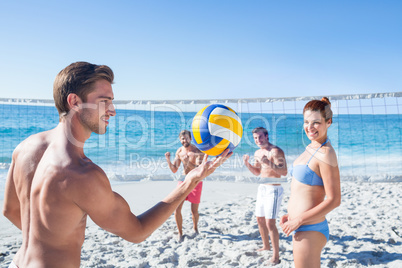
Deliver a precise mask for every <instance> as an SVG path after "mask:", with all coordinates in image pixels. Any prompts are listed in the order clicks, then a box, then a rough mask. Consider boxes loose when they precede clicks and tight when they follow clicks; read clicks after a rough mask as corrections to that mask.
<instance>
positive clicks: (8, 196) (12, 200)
mask: <svg viewBox="0 0 402 268" xmlns="http://www.w3.org/2000/svg"><path fill="white" fill-rule="evenodd" d="M14 156H15V155H14V154H13V160H12V162H11V165H10V169H9V171H8V174H7V181H6V187H5V189H4V204H3V215H4V216H5V217H6V218H7V219H9V220H10V221H11V222H12V223H13V224H14V225H15V226H17V227H18V228H19V229H20V230H21V228H22V225H21V206H20V201H19V199H18V195H17V190H16V188H15V183H14V168H15V161H14Z"/></svg>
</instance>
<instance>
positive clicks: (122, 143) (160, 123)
mask: <svg viewBox="0 0 402 268" xmlns="http://www.w3.org/2000/svg"><path fill="white" fill-rule="evenodd" d="M326 97H328V98H329V99H330V101H331V108H332V111H333V123H332V125H331V127H330V128H329V130H328V137H329V139H330V141H331V144H332V145H333V147H334V148H335V150H336V153H337V156H338V164H339V168H340V172H341V177H342V180H356V181H402V115H401V111H402V92H390V93H375V94H354V95H332V96H326ZM321 98H322V96H310V97H289V98H249V99H208V100H142V101H130V100H127V101H114V103H115V106H116V111H117V114H116V116H115V117H114V118H111V119H110V120H109V121H110V124H109V126H108V131H107V133H106V134H104V135H96V134H93V135H91V138H90V139H89V140H88V141H87V143H86V145H85V147H84V151H85V153H86V154H87V156H88V157H89V158H90V159H92V161H94V162H95V163H97V164H98V165H99V166H101V167H102V168H103V169H104V170H105V171H106V172H107V173H108V175H109V176H110V177H112V179H113V178H114V179H117V180H142V179H144V178H145V179H146V178H148V179H165V178H168V179H171V178H172V176H173V177H176V178H177V177H178V175H177V174H175V175H172V173H171V172H170V170H169V168H168V166H167V163H166V159H165V153H166V152H170V154H171V155H172V156H171V160H172V161H173V157H174V155H175V152H176V150H177V149H178V148H179V147H180V146H181V144H180V142H179V139H178V135H179V133H180V131H181V130H184V129H188V130H191V123H192V120H193V117H194V115H195V114H196V113H197V111H199V110H200V109H202V108H203V107H205V106H206V105H209V104H216V103H219V104H223V105H226V106H228V107H230V108H232V109H233V110H235V111H236V112H237V113H238V115H239V117H240V118H241V121H242V124H243V130H244V132H243V138H242V141H241V143H240V144H239V146H238V147H237V148H236V149H235V150H234V155H233V156H232V157H231V158H230V159H229V161H227V163H225V165H224V167H221V168H219V170H217V171H216V172H215V173H216V174H215V173H214V174H215V175H214V176H215V178H217V179H221V180H225V181H227V180H229V181H230V180H234V181H244V180H245V181H248V180H251V181H252V180H253V177H254V176H253V175H252V174H251V173H250V172H249V171H248V169H247V168H245V166H244V164H243V159H242V158H243V155H245V154H249V155H250V156H251V158H252V156H253V155H254V152H255V151H256V150H257V149H258V147H257V146H256V145H255V143H254V140H253V137H252V133H251V131H252V130H253V129H254V128H256V127H265V128H266V129H267V130H268V132H269V140H270V142H271V143H273V144H275V145H277V146H279V147H280V148H281V149H282V150H283V151H284V152H285V156H286V160H287V163H288V166H290V165H292V163H293V161H294V160H295V159H296V158H297V157H298V156H299V155H300V154H301V153H302V152H303V151H304V149H305V147H306V146H307V145H308V144H309V142H310V141H309V140H308V139H307V137H306V135H305V133H304V130H303V115H302V111H303V108H304V105H305V104H306V103H307V102H308V101H309V100H312V99H321ZM0 115H1V117H2V121H1V124H0V133H1V139H0V169H3V170H7V169H8V167H9V165H10V163H11V155H12V152H13V150H14V149H15V147H16V146H17V145H18V144H19V143H20V142H21V141H22V140H24V139H26V138H27V137H28V136H30V135H32V134H35V133H38V132H41V131H45V130H49V129H51V128H53V127H55V126H56V125H57V124H58V114H57V111H56V108H55V107H54V103H53V101H52V100H33V99H29V100H28V99H5V98H3V99H0ZM251 160H252V159H251ZM179 172H181V171H179Z"/></svg>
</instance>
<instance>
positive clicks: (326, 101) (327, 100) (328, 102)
mask: <svg viewBox="0 0 402 268" xmlns="http://www.w3.org/2000/svg"><path fill="white" fill-rule="evenodd" d="M321 101H322V102H325V103H327V104H329V105H330V106H331V102H330V101H329V99H328V98H327V97H322V99H321Z"/></svg>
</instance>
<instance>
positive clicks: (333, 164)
mask: <svg viewBox="0 0 402 268" xmlns="http://www.w3.org/2000/svg"><path fill="white" fill-rule="evenodd" d="M303 116H304V131H305V133H306V135H307V138H308V139H309V140H310V141H311V142H310V144H309V145H308V146H307V147H306V149H305V151H304V152H303V153H302V154H301V155H300V156H299V157H298V158H297V159H296V160H295V162H294V163H293V167H292V168H291V170H290V174H291V176H292V183H291V193H290V198H289V202H288V214H286V215H284V216H282V218H281V222H280V225H281V227H282V230H283V232H284V233H285V234H286V235H288V236H289V235H290V234H293V257H294V264H295V267H297V268H299V267H306V268H307V267H308V268H314V267H320V265H321V251H322V249H323V248H324V246H325V244H326V243H327V241H328V240H329V228H328V222H327V220H326V219H325V215H326V214H328V213H329V212H330V211H332V210H333V209H334V208H336V207H338V206H339V205H340V203H341V187H340V175H339V168H338V161H337V158H336V154H335V150H334V148H333V147H332V145H331V142H330V141H329V139H328V135H327V132H328V128H329V127H330V126H331V124H332V111H331V104H330V101H329V100H328V98H326V97H324V98H322V99H321V100H312V101H310V102H308V103H307V104H306V105H305V107H304V110H303Z"/></svg>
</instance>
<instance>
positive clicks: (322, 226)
mask: <svg viewBox="0 0 402 268" xmlns="http://www.w3.org/2000/svg"><path fill="white" fill-rule="evenodd" d="M305 231H316V232H320V233H322V234H323V235H325V237H326V238H327V241H328V240H329V227H328V222H327V220H326V219H325V220H324V221H322V222H319V223H316V224H308V225H301V226H300V227H299V228H297V229H296V230H295V233H297V232H305Z"/></svg>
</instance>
